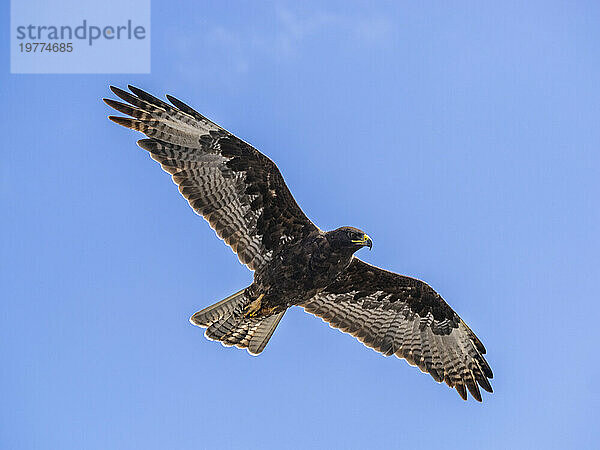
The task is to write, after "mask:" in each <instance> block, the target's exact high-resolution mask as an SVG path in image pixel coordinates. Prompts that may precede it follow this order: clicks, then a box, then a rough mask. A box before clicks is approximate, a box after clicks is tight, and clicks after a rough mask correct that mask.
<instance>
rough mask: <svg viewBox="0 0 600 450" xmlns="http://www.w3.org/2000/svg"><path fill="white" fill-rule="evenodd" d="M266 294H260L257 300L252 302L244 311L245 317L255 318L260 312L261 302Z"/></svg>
mask: <svg viewBox="0 0 600 450" xmlns="http://www.w3.org/2000/svg"><path fill="white" fill-rule="evenodd" d="M264 296H265V294H260V295H259V296H258V298H257V299H256V300H254V301H253V302H251V303H250V304H249V305H248V306H246V309H245V310H244V317H254V316H256V314H257V313H258V312H259V311H260V306H261V300H262V298H263V297H264Z"/></svg>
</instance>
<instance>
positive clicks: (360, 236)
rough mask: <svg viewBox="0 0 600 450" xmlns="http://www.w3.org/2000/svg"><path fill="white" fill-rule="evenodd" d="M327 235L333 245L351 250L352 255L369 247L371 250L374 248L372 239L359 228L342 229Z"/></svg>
mask: <svg viewBox="0 0 600 450" xmlns="http://www.w3.org/2000/svg"><path fill="white" fill-rule="evenodd" d="M327 234H328V239H329V242H331V244H332V245H334V246H335V247H338V248H344V249H348V250H351V251H352V253H354V252H355V251H356V250H358V249H360V248H362V247H369V250H370V249H371V248H372V247H373V241H372V240H371V238H370V237H369V236H368V235H367V234H366V233H365V232H364V231H361V230H359V229H358V228H354V227H341V228H338V229H337V230H333V231H330V232H329V233H327Z"/></svg>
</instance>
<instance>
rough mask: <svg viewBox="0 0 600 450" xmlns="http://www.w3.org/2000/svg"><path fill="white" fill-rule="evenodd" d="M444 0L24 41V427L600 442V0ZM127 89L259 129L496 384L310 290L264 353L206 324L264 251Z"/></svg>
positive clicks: (119, 435)
mask: <svg viewBox="0 0 600 450" xmlns="http://www.w3.org/2000/svg"><path fill="white" fill-rule="evenodd" d="M418 3H419V4H418V5H417V4H415V2H378V3H376V4H373V3H372V2H350V3H349V2H341V1H340V2H327V4H326V5H324V4H323V3H322V2H303V3H302V6H300V5H298V4H297V3H296V2H277V3H260V4H257V3H256V2H212V4H204V2H202V3H200V2H186V3H183V4H179V3H178V4H177V6H175V5H173V4H172V3H170V2H162V1H156V0H154V1H153V2H152V31H151V33H152V73H151V74H150V75H104V74H103V75H10V74H9V56H8V51H9V47H8V46H9V44H8V39H5V40H4V42H5V43H4V44H3V45H2V46H0V52H1V53H2V55H1V56H2V61H4V67H5V69H4V70H3V71H2V72H1V73H0V93H1V96H2V97H1V98H2V102H3V106H4V107H3V108H1V109H0V120H1V123H2V124H3V127H2V129H3V145H2V149H3V158H2V162H1V163H0V164H1V174H2V178H1V184H0V195H1V202H2V209H3V211H4V215H3V217H4V220H2V221H1V223H0V227H1V230H0V231H1V236H2V238H1V241H0V242H1V244H2V246H1V252H2V270H1V274H0V277H1V278H0V282H1V285H2V298H3V302H2V303H3V308H2V314H0V342H1V345H0V358H1V360H2V362H3V363H2V367H1V368H0V381H1V383H0V397H1V398H2V402H3V407H2V408H1V409H0V424H1V426H0V443H2V447H3V448H10V449H13V448H14V449H31V448H39V449H46V448H48V449H56V448H60V449H81V448H85V449H107V448H110V449H131V448H145V449H164V448H176V449H188V448H189V449H192V448H194V449H197V448H251V449H269V448H273V449H279V448H307V447H321V448H335V447H343V448H399V447H402V448H434V447H440V446H444V447H445V448H454V447H458V446H459V445H460V446H461V447H462V448H492V449H496V448H497V449H504V448H548V449H552V448H557V449H558V448H591V447H592V446H593V443H594V442H596V443H597V441H598V439H599V438H600V436H599V432H598V424H597V419H596V417H595V414H596V412H597V407H598V400H599V395H598V392H597V388H596V386H595V384H596V380H595V378H596V374H597V373H598V370H599V369H600V364H599V363H598V356H597V343H598V341H599V340H600V332H599V331H598V327H597V324H596V322H597V317H598V315H599V314H600V307H599V306H598V305H599V302H598V290H597V282H598V279H599V275H600V270H599V267H600V264H599V261H598V255H599V254H600V239H599V238H598V229H599V226H600V213H599V208H598V198H599V194H600V183H599V181H598V179H599V176H598V173H599V169H600V156H599V148H600V127H598V123H599V122H598V117H599V116H600V88H599V87H598V79H599V71H600V56H599V55H600V53H598V42H599V41H600V28H599V27H598V22H599V20H600V8H599V6H598V4H597V3H596V2H566V1H565V2H556V1H553V2H538V1H531V2H515V1H506V2H494V4H492V2H487V3H488V4H487V5H482V4H481V3H482V2H474V1H473V2H451V3H450V2H448V3H441V2H418ZM4 10H5V14H4V15H3V18H2V20H3V25H5V26H3V29H8V8H4ZM6 34H7V33H5V37H6V38H7V36H6ZM127 83H131V84H135V85H137V86H139V87H142V88H144V89H146V90H148V91H150V92H152V93H154V94H156V95H158V96H163V95H164V94H165V93H171V94H174V95H175V96H177V97H179V98H181V99H182V100H184V101H186V102H187V103H189V104H191V105H192V106H194V107H195V108H196V109H198V110H199V111H200V112H202V113H204V114H206V115H207V116H209V117H211V118H212V119H214V120H215V121H217V122H218V123H220V124H221V125H223V126H224V127H226V128H227V129H229V130H231V131H232V132H234V133H236V134H237V135H238V136H240V137H241V138H243V139H245V140H247V141H249V142H251V143H253V144H254V145H255V146H257V147H258V148H259V149H260V150H261V151H263V152H264V153H266V154H267V155H269V156H270V157H271V158H272V159H273V160H274V161H275V162H277V164H278V165H279V167H280V169H281V171H282V172H283V174H284V176H285V178H286V181H287V183H288V185H289V187H290V189H291V191H292V192H293V193H294V195H295V197H296V199H297V201H298V202H299V204H300V205H301V206H302V207H303V208H304V210H305V212H306V213H307V214H308V216H309V217H310V218H311V219H313V220H314V221H315V222H316V223H317V224H318V225H319V226H320V227H321V228H335V227H337V226H341V225H354V226H357V227H360V228H361V229H364V230H365V231H366V232H368V233H369V235H371V236H372V237H373V240H374V248H373V251H372V252H370V253H369V252H366V251H364V250H363V251H361V253H360V254H359V256H360V257H362V258H364V259H366V260H367V261H369V262H372V263H374V264H376V265H378V266H382V267H386V268H389V269H390V270H394V271H397V272H400V273H404V274H407V275H411V276H415V277H419V278H421V279H424V280H426V281H427V282H429V283H430V284H431V285H432V286H433V287H434V288H435V289H437V290H438V291H439V292H440V293H441V294H442V295H443V296H444V298H445V299H446V300H447V301H448V303H450V305H452V306H453V307H454V308H455V309H456V310H457V312H458V313H459V314H460V315H461V316H462V317H463V319H464V320H465V321H466V322H467V323H469V324H470V325H471V327H472V328H473V330H474V331H475V332H476V333H477V334H478V335H479V337H480V338H481V339H482V340H483V342H484V343H485V345H486V347H487V349H488V361H489V362H490V365H491V366H492V368H493V369H494V373H495V378H494V380H493V386H494V389H495V393H494V394H492V395H488V394H484V402H483V404H478V403H476V402H474V401H469V402H467V403H465V402H463V401H462V400H460V398H459V397H458V395H457V394H456V392H454V391H451V390H450V389H448V388H447V387H446V386H445V385H438V384H436V383H435V382H434V381H433V380H432V379H431V378H430V377H429V376H428V375H424V374H421V373H420V372H419V371H418V370H417V369H415V368H412V367H410V366H408V365H407V364H406V363H405V362H404V361H401V360H398V359H395V358H383V357H382V356H380V355H379V354H377V353H375V352H373V351H371V350H369V349H367V348H365V347H364V346H362V345H361V344H360V343H358V342H357V341H355V340H354V339H353V338H351V337H349V336H346V335H343V334H342V333H340V332H338V331H336V330H333V329H331V328H329V327H328V326H327V325H326V324H324V323H323V322H322V321H321V320H320V319H317V318H314V317H312V316H309V315H307V314H305V313H304V312H303V311H301V310H300V309H297V310H293V311H290V312H289V313H288V314H286V317H285V318H284V320H283V321H282V323H281V324H280V326H279V329H278V330H277V332H276V334H275V336H274V337H273V339H272V340H271V342H270V343H269V346H268V347H267V349H266V351H265V352H264V353H263V354H262V355H261V356H260V357H258V358H253V357H250V356H249V355H248V354H247V353H246V352H245V351H241V350H237V349H226V348H224V347H222V346H221V345H218V344H216V343H214V342H209V341H207V340H206V339H204V337H203V335H202V331H201V330H200V329H198V328H196V327H193V326H191V325H190V324H189V323H188V317H189V316H190V315H191V314H192V313H193V312H195V311H197V310H198V309H201V308H203V307H205V306H207V305H208V304H210V303H213V302H215V301H218V300H220V299H222V298H224V297H225V296H227V295H229V294H230V293H232V292H235V291H237V290H239V289H240V288H242V287H244V286H246V285H248V284H249V283H250V282H251V273H250V272H249V271H248V270H247V269H246V268H245V267H243V266H241V265H240V264H239V263H238V262H237V260H236V258H235V256H234V255H233V254H232V253H231V251H230V250H229V249H228V248H227V247H226V246H225V245H224V244H223V243H222V242H221V241H220V240H218V239H217V238H216V237H215V236H214V233H213V231H212V230H211V229H210V228H209V227H208V225H207V224H205V223H204V222H203V221H202V220H201V219H200V218H199V217H197V216H196V215H195V214H194V213H193V212H192V211H191V209H190V208H189V207H188V206H187V204H186V202H185V201H184V200H183V199H182V198H181V197H180V196H179V194H178V193H177V190H176V188H175V186H174V185H173V183H172V182H171V181H170V180H169V178H168V176H167V174H165V173H164V172H162V171H161V170H160V168H159V167H158V166H157V164H156V163H154V162H153V161H152V160H151V159H150V158H149V157H148V156H147V155H146V154H145V153H144V152H143V151H142V150H140V149H139V148H138V147H136V146H135V144H134V142H135V140H136V139H138V138H140V136H138V135H136V134H134V133H133V132H130V131H128V130H125V129H123V128H120V127H117V126H116V125H114V124H112V123H110V122H109V121H108V120H107V119H106V116H107V114H109V109H108V108H107V107H106V106H105V105H104V104H103V103H102V102H101V101H100V99H101V98H102V97H105V96H108V95H109V94H110V92H109V90H108V85H109V84H116V85H120V86H123V85H126V84H127Z"/></svg>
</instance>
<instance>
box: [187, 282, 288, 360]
mask: <svg viewBox="0 0 600 450" xmlns="http://www.w3.org/2000/svg"><path fill="white" fill-rule="evenodd" d="M245 291H246V290H245V289H242V290H241V291H239V292H236V293H235V294H233V295H230V296H229V297H227V298H226V299H225V300H221V301H220V302H218V303H215V304H214V305H212V306H209V307H208V308H204V309H203V310H202V311H198V312H197V313H195V314H194V315H193V316H192V317H190V322H191V323H192V324H193V325H197V326H199V327H202V328H206V331H205V332H204V336H206V337H207V338H208V339H210V340H212V341H221V343H222V344H223V345H225V346H227V347H230V346H232V345H235V346H236V347H239V348H246V349H248V352H249V353H250V354H252V355H258V354H259V353H261V352H262V351H263V350H264V348H265V346H266V345H267V343H268V342H269V339H270V338H271V336H272V335H273V332H274V331H275V328H277V325H278V324H279V321H280V320H281V318H282V317H283V314H284V313H285V311H282V312H280V313H278V314H274V315H272V316H269V317H252V318H249V317H244V308H245V307H246V305H247V304H248V303H249V302H250V300H249V299H248V298H247V297H246V295H245Z"/></svg>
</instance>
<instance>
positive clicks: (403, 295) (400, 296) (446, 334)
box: [302, 258, 493, 401]
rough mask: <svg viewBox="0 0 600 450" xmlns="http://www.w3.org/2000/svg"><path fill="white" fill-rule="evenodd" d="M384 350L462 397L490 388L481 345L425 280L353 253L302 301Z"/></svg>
mask: <svg viewBox="0 0 600 450" xmlns="http://www.w3.org/2000/svg"><path fill="white" fill-rule="evenodd" d="M302 306H303V307H304V309H305V310H306V311H307V312H309V313H311V314H314V315H316V316H318V317H321V318H322V319H323V320H324V321H326V322H328V323H329V324H330V325H331V326H333V327H336V328H339V329H340V330H342V331H344V332H345V333H350V334H351V335H353V336H355V337H356V338H358V340H360V341H361V342H362V343H363V344H365V345H366V346H368V347H371V348H373V349H375V350H376V351H378V352H381V353H383V354H384V355H385V356H389V355H394V354H395V355H396V356H398V357H399V358H404V359H406V360H407V361H408V363H409V364H411V365H413V366H414V365H416V366H418V367H419V368H420V369H421V370H422V371H423V372H427V373H429V374H431V376H432V377H433V378H434V379H435V380H436V381H437V382H442V381H445V382H446V384H447V385H448V386H450V387H451V388H456V390H457V391H458V393H459V394H460V396H461V397H462V398H463V399H465V400H466V399H467V392H466V389H465V386H466V388H468V389H469V391H470V392H471V395H472V396H473V397H474V398H475V399H476V400H478V401H481V393H480V392H479V387H478V385H479V386H481V387H482V388H483V389H485V390H486V391H488V392H492V386H491V385H490V383H489V381H488V378H492V377H493V374H492V370H491V369H490V366H489V365H488V363H487V361H486V360H485V358H484V357H483V355H484V354H485V347H484V346H483V344H482V343H481V341H480V340H479V339H478V338H477V336H475V334H474V333H473V332H472V331H471V329H470V328H469V327H468V326H467V325H466V324H465V323H464V322H463V321H462V319H461V318H460V317H458V315H457V314H456V313H455V312H454V311H453V310H452V308H450V306H448V304H447V303H446V302H445V301H444V299H443V298H442V297H441V296H440V295H439V294H438V293H437V292H435V291H434V290H433V289H432V288H431V287H430V286H429V285H428V284H426V283H424V282H422V281H420V280H416V279H414V278H410V277H405V276H403V275H399V274H396V273H393V272H388V271H386V270H383V269H380V268H378V267H375V266H372V265H370V264H367V263H365V262H364V261H361V260H360V259H358V258H354V259H353V260H352V263H351V264H350V266H349V267H348V269H347V270H346V271H345V272H344V273H343V274H342V275H340V276H339V277H338V279H337V280H336V281H335V282H334V283H333V284H332V285H330V286H329V287H327V289H326V290H325V291H323V292H321V293H319V294H318V295H316V296H315V297H313V298H312V299H311V300H309V301H308V302H306V303H305V304H303V305H302Z"/></svg>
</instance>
